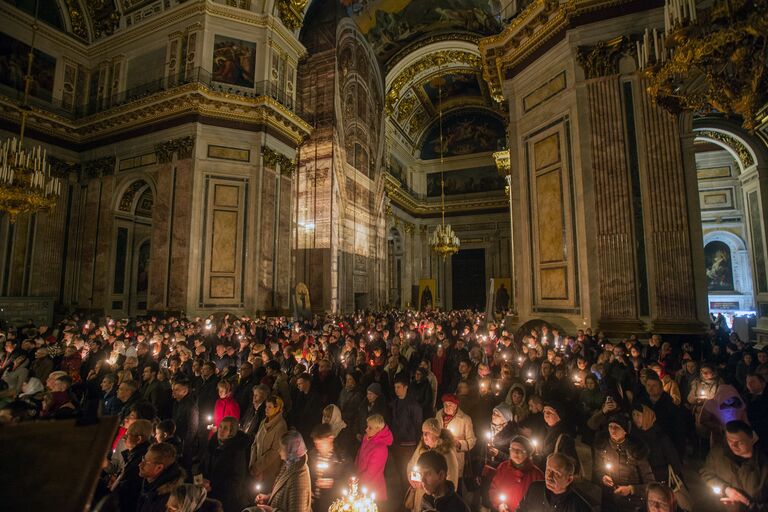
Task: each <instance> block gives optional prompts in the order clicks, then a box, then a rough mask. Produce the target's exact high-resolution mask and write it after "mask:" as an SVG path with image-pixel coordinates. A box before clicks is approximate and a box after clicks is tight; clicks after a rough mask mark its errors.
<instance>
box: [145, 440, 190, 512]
mask: <svg viewBox="0 0 768 512" xmlns="http://www.w3.org/2000/svg"><path fill="white" fill-rule="evenodd" d="M139 475H140V476H141V477H142V478H143V479H144V480H143V482H142V484H141V492H140V494H139V500H138V504H137V505H136V512H165V505H166V503H168V497H169V496H170V495H171V492H172V491H173V490H174V489H175V488H176V487H178V486H179V485H181V484H182V483H184V477H185V473H184V470H183V469H181V466H179V465H178V464H176V450H175V449H174V448H173V446H171V445H169V444H167V443H157V444H153V445H152V446H150V447H149V450H147V453H146V455H144V457H143V459H142V460H141V462H140V463H139Z"/></svg>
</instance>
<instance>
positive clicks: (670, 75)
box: [637, 0, 768, 130]
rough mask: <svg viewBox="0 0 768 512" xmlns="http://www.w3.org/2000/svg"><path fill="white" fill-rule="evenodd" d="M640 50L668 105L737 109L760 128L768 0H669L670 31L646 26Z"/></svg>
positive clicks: (657, 94)
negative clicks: (705, 3)
mask: <svg viewBox="0 0 768 512" xmlns="http://www.w3.org/2000/svg"><path fill="white" fill-rule="evenodd" d="M637 53H638V60H639V62H640V67H641V68H642V69H644V71H645V74H646V76H647V77H648V81H649V83H648V93H649V94H650V95H651V97H653V98H654V99H655V100H656V102H657V103H658V104H659V105H661V106H662V107H664V108H665V109H666V110H668V111H670V112H672V113H675V114H677V113H680V112H682V111H684V110H691V111H694V112H703V113H706V112H709V111H711V110H716V111H719V112H722V113H724V114H726V115H734V114H735V115H739V116H741V118H742V120H743V126H744V128H746V129H747V130H754V129H755V127H756V126H757V125H758V124H759V122H760V120H759V115H758V112H759V111H760V110H761V108H762V107H763V106H764V105H766V103H768V74H766V64H767V63H768V0H716V1H715V2H714V4H713V5H712V7H710V8H707V9H703V8H702V9H697V7H696V1H695V0H666V4H665V6H664V34H663V35H661V34H658V33H657V32H656V30H654V31H653V32H652V33H651V32H649V31H648V30H646V32H645V36H644V38H643V41H642V42H638V43H637Z"/></svg>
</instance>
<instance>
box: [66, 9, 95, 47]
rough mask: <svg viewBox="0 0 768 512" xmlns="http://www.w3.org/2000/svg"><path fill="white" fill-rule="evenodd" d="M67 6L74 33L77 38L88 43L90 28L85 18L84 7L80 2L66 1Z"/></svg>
mask: <svg viewBox="0 0 768 512" xmlns="http://www.w3.org/2000/svg"><path fill="white" fill-rule="evenodd" d="M65 2H66V5H67V13H68V14H69V22H70V24H71V25H72V33H73V34H75V35H76V36H77V37H79V38H81V39H84V40H85V41H88V39H89V38H88V27H87V25H86V23H85V17H84V16H83V11H82V7H80V2H79V1H78V0H65Z"/></svg>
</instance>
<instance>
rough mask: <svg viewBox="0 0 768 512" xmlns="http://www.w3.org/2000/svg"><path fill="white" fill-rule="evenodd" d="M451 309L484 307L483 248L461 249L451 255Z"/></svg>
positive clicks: (479, 308)
mask: <svg viewBox="0 0 768 512" xmlns="http://www.w3.org/2000/svg"><path fill="white" fill-rule="evenodd" d="M451 272H452V276H453V278H452V281H453V283H452V285H451V290H452V292H453V309H477V310H482V309H483V308H484V307H485V289H486V283H485V249H462V250H460V251H459V252H458V253H456V254H454V255H453V256H452V257H451Z"/></svg>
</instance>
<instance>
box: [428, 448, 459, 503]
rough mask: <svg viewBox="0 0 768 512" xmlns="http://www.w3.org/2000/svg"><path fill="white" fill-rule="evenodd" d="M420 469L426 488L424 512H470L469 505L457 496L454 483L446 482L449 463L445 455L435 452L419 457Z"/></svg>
mask: <svg viewBox="0 0 768 512" xmlns="http://www.w3.org/2000/svg"><path fill="white" fill-rule="evenodd" d="M418 467H419V471H420V473H421V485H422V486H424V499H423V501H422V503H421V510H422V512H427V511H436V512H469V507H468V506H467V504H466V503H464V500H462V499H461V497H459V495H458V494H456V490H455V488H454V486H453V482H451V481H449V480H446V478H447V476H448V462H447V461H446V460H445V456H444V455H442V454H441V453H438V452H436V451H433V450H430V451H427V452H424V453H423V454H421V456H420V457H419V461H418Z"/></svg>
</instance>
